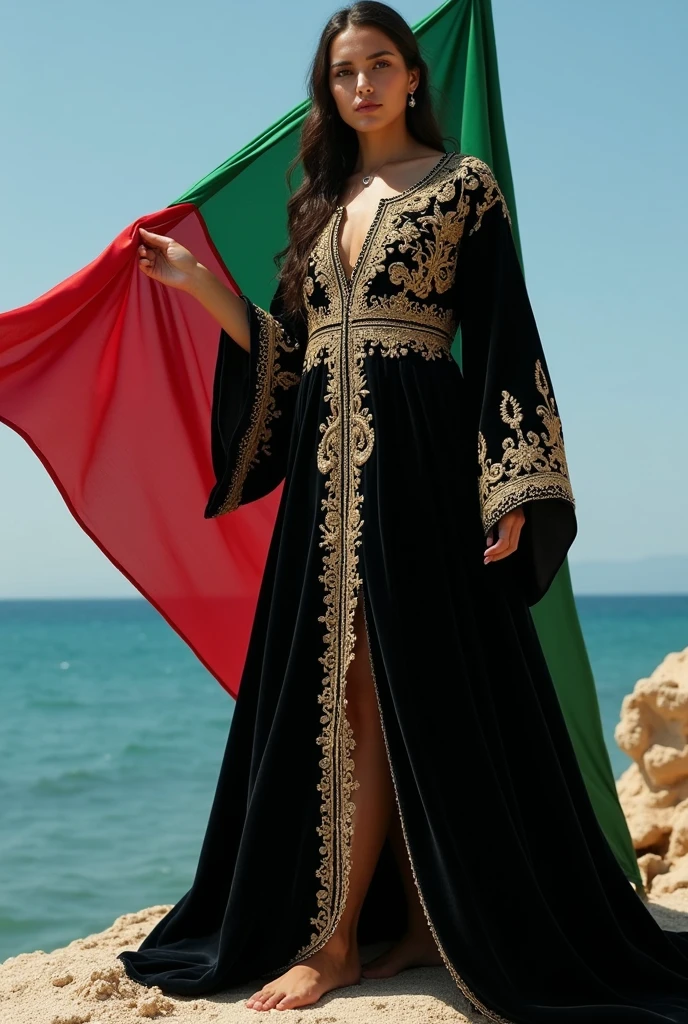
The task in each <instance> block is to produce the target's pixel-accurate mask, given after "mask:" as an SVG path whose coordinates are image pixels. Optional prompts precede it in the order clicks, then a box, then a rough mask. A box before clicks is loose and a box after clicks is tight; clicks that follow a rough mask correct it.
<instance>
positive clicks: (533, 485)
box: [478, 359, 575, 533]
mask: <svg viewBox="0 0 688 1024" xmlns="http://www.w3.org/2000/svg"><path fill="white" fill-rule="evenodd" d="M535 386H536V387H537V389H538V391H539V392H540V394H541V395H542V397H543V403H542V404H540V405H538V406H537V407H536V410H535V411H536V412H537V414H538V416H539V417H540V418H541V419H542V422H543V425H544V426H545V428H546V429H545V430H543V431H541V432H540V433H537V432H536V431H534V430H529V431H527V433H526V434H525V435H524V433H523V430H522V429H521V421H522V420H523V410H522V408H521V405H520V404H519V402H518V401H517V399H516V398H514V396H513V395H511V394H510V393H509V392H508V391H502V401H501V403H500V406H499V412H500V415H501V418H502V420H503V422H504V423H506V424H508V425H509V426H510V427H511V429H512V430H513V431H514V433H515V434H516V437H515V438H513V437H507V438H505V439H504V440H503V441H502V449H503V451H504V455H503V457H502V460H501V462H493V460H492V459H490V458H489V457H488V455H487V441H486V440H485V436H484V434H483V433H482V432H481V431H479V432H478V462H479V465H480V478H479V488H480V505H481V510H482V520H483V527H484V529H485V532H486V533H487V531H488V530H489V529H491V528H492V527H493V526H494V525H495V523H497V522H498V521H499V519H501V517H502V516H503V515H504V514H505V513H506V512H510V511H511V509H514V508H516V507H517V506H519V505H521V504H522V503H523V502H524V501H531V500H533V499H536V498H563V499H565V500H566V501H569V502H570V503H571V504H572V505H574V507H575V500H574V497H573V493H572V490H571V483H570V480H569V472H568V465H567V462H566V454H565V452H564V437H563V433H562V426H561V420H560V418H559V416H558V414H557V409H556V404H555V401H554V396H553V395H552V394H551V393H550V385H549V383H548V381H547V377H546V376H545V372H544V370H543V368H542V363H541V362H540V360H539V359H538V360H537V361H536V363H535Z"/></svg>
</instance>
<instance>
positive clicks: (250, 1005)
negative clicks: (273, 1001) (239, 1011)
mask: <svg viewBox="0 0 688 1024" xmlns="http://www.w3.org/2000/svg"><path fill="white" fill-rule="evenodd" d="M269 995H270V993H269V992H266V991H265V989H261V990H260V992H254V993H253V995H252V996H251V998H250V999H249V1000H247V1002H246V1007H247V1009H249V1010H259V1009H260V1008H261V1007H260V1006H257V1005H256V1004H257V1003H262V1002H264V1001H265V1000H266V999H267V998H268V996H269Z"/></svg>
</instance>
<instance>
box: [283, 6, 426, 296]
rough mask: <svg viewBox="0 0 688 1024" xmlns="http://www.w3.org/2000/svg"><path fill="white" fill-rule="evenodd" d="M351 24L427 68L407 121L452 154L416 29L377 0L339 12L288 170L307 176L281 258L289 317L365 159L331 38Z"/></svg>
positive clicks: (315, 68) (322, 49) (290, 213)
mask: <svg viewBox="0 0 688 1024" xmlns="http://www.w3.org/2000/svg"><path fill="white" fill-rule="evenodd" d="M350 25H372V26H374V27H375V28H379V29H380V30H381V31H382V32H384V33H385V35H386V36H388V38H389V39H391V41H392V42H393V43H394V45H395V46H396V48H397V49H398V51H399V53H400V54H401V55H402V57H403V59H404V63H405V64H406V67H407V68H408V69H409V71H410V70H411V69H412V68H418V69H419V71H420V81H419V83H418V86H417V87H416V90H415V92H414V97H415V100H416V104H415V106H414V107H409V106H407V107H406V125H407V128H408V130H409V132H410V133H411V135H413V137H414V138H415V139H417V140H418V142H421V143H423V144H424V145H426V146H430V147H432V148H433V149H437V150H441V151H443V152H444V151H445V147H444V139H443V136H442V134H441V132H440V129H439V125H438V123H437V120H436V117H435V113H434V110H433V106H432V99H431V96H430V82H429V76H428V68H427V65H426V63H425V61H424V60H423V58H422V57H421V54H420V50H419V48H418V41H417V40H416V37H415V36H414V34H413V32H412V31H411V28H410V26H409V25H408V24H407V23H406V21H404V19H403V18H402V16H401V15H400V14H398V13H397V11H395V10H394V9H393V8H392V7H388V6H387V4H382V3H377V2H376V0H360V2H358V3H354V4H352V5H351V6H350V7H343V8H342V9H341V10H339V11H336V12H335V13H334V14H333V15H332V17H331V18H330V20H329V21H328V22H327V24H326V25H325V28H324V29H323V31H322V35H321V36H320V41H319V43H318V48H317V50H316V52H315V56H314V57H313V61H312V63H311V66H310V71H309V82H308V96H309V98H310V100H311V104H312V105H311V109H310V111H309V112H308V114H307V116H306V118H305V120H304V122H303V126H302V129H301V142H300V148H299V152H298V154H297V156H296V157H295V158H294V160H293V161H292V163H291V164H290V165H289V168H288V170H287V183H288V186H289V189H290V191H291V182H292V176H293V174H294V171H295V170H296V168H297V167H298V166H299V165H301V166H302V167H303V180H302V182H301V184H300V185H299V187H298V189H297V190H296V191H295V192H293V193H292V195H291V196H290V198H289V200H288V202H287V225H288V232H289V242H288V244H287V246H286V248H284V249H282V251H281V252H279V253H277V254H276V256H275V263H276V264H277V265H278V267H281V272H280V275H279V276H280V278H281V282H282V294H283V301H284V309H285V312H286V313H288V314H289V313H291V314H297V313H298V312H299V310H300V308H301V306H302V301H303V300H302V289H303V282H304V278H305V276H306V269H307V263H308V256H309V255H310V253H311V250H312V249H313V246H314V244H315V241H316V239H317V237H318V235H319V234H320V232H321V231H322V230H323V228H324V227H325V224H326V223H327V221H328V220H329V218H330V217H331V215H332V213H333V212H334V210H335V208H336V205H337V199H338V198H339V194H340V192H341V190H342V186H343V184H344V182H345V181H346V179H347V178H348V177H349V176H350V175H351V174H353V170H354V166H355V163H356V159H357V157H358V137H357V135H356V132H355V130H354V129H353V128H352V127H351V126H350V125H348V124H347V123H346V122H345V121H343V120H342V118H341V117H340V115H339V111H338V110H337V105H336V103H335V101H334V97H333V96H332V93H331V91H330V69H329V47H330V43H331V42H332V40H333V39H334V37H335V36H336V35H337V33H338V32H341V31H343V30H344V29H346V28H348V27H349V26H350Z"/></svg>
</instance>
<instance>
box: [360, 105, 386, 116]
mask: <svg viewBox="0 0 688 1024" xmlns="http://www.w3.org/2000/svg"><path fill="white" fill-rule="evenodd" d="M381 106H382V104H381V103H366V104H365V105H363V106H360V107H356V113H357V114H365V113H366V111H368V110H377V108H378V107H381Z"/></svg>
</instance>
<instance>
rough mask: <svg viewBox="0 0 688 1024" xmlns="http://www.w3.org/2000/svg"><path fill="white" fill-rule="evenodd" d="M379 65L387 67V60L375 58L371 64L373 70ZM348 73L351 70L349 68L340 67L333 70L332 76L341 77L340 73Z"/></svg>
mask: <svg viewBox="0 0 688 1024" xmlns="http://www.w3.org/2000/svg"><path fill="white" fill-rule="evenodd" d="M379 66H382V67H383V68H388V67H389V61H388V60H376V61H375V63H374V64H373V70H374V69H375V68H377V67H379ZM350 74H351V71H350V70H349V68H341V69H340V70H339V71H335V75H334V77H335V78H341V76H342V75H350Z"/></svg>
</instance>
